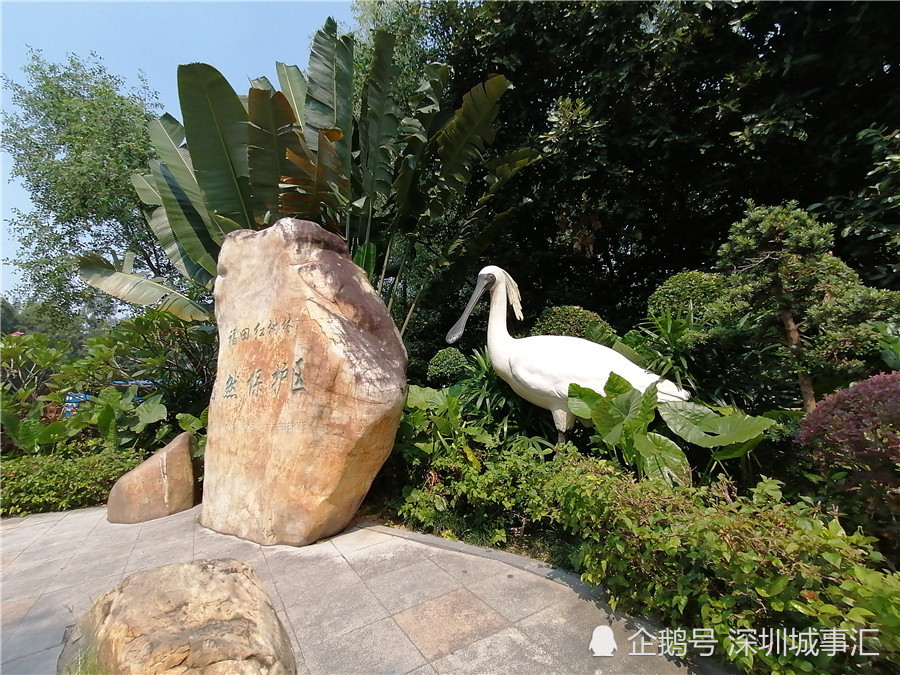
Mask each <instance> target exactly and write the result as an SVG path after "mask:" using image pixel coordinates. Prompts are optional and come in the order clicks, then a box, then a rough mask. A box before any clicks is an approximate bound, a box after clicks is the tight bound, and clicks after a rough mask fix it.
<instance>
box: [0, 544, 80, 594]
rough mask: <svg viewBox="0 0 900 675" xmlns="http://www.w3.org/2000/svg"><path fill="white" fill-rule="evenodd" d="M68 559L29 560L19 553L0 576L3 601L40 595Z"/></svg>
mask: <svg viewBox="0 0 900 675" xmlns="http://www.w3.org/2000/svg"><path fill="white" fill-rule="evenodd" d="M69 557H71V556H69ZM68 561H69V558H57V559H55V560H29V559H27V558H23V556H21V555H20V556H19V557H18V558H16V560H15V561H13V562H12V564H10V566H9V568H8V569H6V570H4V571H3V575H2V577H0V580H2V585H3V602H9V601H11V600H20V599H22V598H28V597H31V596H37V595H41V594H42V593H43V592H44V591H45V590H46V589H47V587H48V586H49V585H50V584H51V583H52V582H53V579H54V578H55V577H56V575H57V574H58V573H59V571H60V570H61V569H62V568H63V567H64V566H65V564H66V563H67V562H68Z"/></svg>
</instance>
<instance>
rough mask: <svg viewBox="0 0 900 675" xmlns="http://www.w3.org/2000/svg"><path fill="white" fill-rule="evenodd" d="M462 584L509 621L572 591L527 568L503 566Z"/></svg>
mask: <svg viewBox="0 0 900 675" xmlns="http://www.w3.org/2000/svg"><path fill="white" fill-rule="evenodd" d="M466 587H467V588H468V589H469V590H470V591H472V592H473V593H474V594H475V595H477V596H478V597H479V598H481V599H482V600H484V601H485V602H486V603H487V604H488V605H490V606H491V607H493V608H494V609H495V610H497V611H498V612H500V614H502V615H503V616H504V617H506V619H507V620H509V621H510V622H515V621H518V620H519V619H523V618H525V617H526V616H528V615H529V614H534V613H535V612H539V611H540V610H542V609H544V608H546V607H549V606H550V605H553V604H556V603H557V602H560V601H562V600H565V599H566V598H567V597H570V596H571V594H572V589H571V588H569V587H568V586H565V585H563V584H560V583H558V582H556V581H551V580H549V579H544V578H542V577H539V576H537V575H535V574H531V573H530V572H524V571H522V570H518V569H514V568H511V567H510V568H507V569H506V571H504V572H500V573H499V574H495V575H493V576H490V577H485V578H484V579H482V580H480V581H477V582H475V583H473V584H466Z"/></svg>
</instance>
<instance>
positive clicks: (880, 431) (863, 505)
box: [797, 373, 900, 568]
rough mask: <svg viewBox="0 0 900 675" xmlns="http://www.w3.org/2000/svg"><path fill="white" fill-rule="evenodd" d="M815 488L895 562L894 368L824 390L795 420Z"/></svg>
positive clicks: (899, 496) (898, 466)
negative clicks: (810, 409)
mask: <svg viewBox="0 0 900 675" xmlns="http://www.w3.org/2000/svg"><path fill="white" fill-rule="evenodd" d="M797 438H798V440H799V441H800V442H801V443H802V444H803V445H805V446H806V447H807V448H808V449H809V451H810V453H811V456H812V459H813V464H814V466H815V468H816V472H817V474H818V476H821V478H819V479H817V480H816V483H817V485H816V489H817V490H818V491H820V492H821V494H823V495H824V497H825V500H826V501H830V502H832V503H834V504H837V505H838V506H839V507H840V509H841V512H842V514H843V515H844V517H845V518H846V522H847V523H848V524H850V525H852V526H853V527H862V528H863V530H864V531H865V532H866V533H868V534H870V535H871V536H873V537H877V538H879V540H880V542H881V549H882V551H883V552H884V553H885V555H887V556H888V557H889V559H890V560H891V561H892V562H893V565H894V566H895V568H897V567H900V373H889V374H883V375H875V376H874V377H870V378H869V379H867V380H863V381H862V382H859V383H857V384H855V385H853V386H852V387H850V388H849V389H840V390H838V391H836V392H835V393H834V394H832V395H831V396H827V397H826V398H825V400H824V401H822V402H821V403H820V404H819V405H818V406H817V407H816V409H815V410H814V411H813V412H811V413H810V414H809V415H807V416H806V417H805V418H804V419H803V422H802V423H801V428H800V434H799V435H798V437H797Z"/></svg>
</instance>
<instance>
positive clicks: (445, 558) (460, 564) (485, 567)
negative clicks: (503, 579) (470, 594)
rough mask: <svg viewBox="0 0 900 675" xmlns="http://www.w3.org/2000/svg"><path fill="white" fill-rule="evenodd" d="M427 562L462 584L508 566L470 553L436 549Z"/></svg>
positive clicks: (482, 577) (500, 570)
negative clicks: (430, 562)
mask: <svg viewBox="0 0 900 675" xmlns="http://www.w3.org/2000/svg"><path fill="white" fill-rule="evenodd" d="M429 560H431V561H432V562H434V563H435V564H437V565H438V566H439V567H440V568H441V569H442V570H444V571H445V572H447V574H449V575H450V576H452V577H453V578H454V579H457V580H458V581H461V582H463V583H466V584H468V583H474V582H477V581H480V580H481V579H484V578H485V577H489V576H492V575H494V574H497V573H498V572H503V571H505V570H506V569H508V566H507V565H505V564H503V563H502V562H498V561H496V560H490V559H489V558H482V557H480V556H477V555H472V554H470V553H457V552H456V551H442V550H439V549H437V550H436V552H435V553H434V554H432V555H431V556H429Z"/></svg>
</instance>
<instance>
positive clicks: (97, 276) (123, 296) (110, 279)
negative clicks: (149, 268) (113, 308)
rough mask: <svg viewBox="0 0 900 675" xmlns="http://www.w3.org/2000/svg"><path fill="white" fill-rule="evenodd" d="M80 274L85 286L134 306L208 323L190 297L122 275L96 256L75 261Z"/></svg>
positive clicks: (140, 279)
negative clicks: (147, 307) (150, 308)
mask: <svg viewBox="0 0 900 675" xmlns="http://www.w3.org/2000/svg"><path fill="white" fill-rule="evenodd" d="M78 266H79V275H80V276H81V278H82V279H83V280H84V282H85V283H87V284H89V285H91V286H93V287H94V288H99V289H100V290H101V291H103V292H105V293H109V294H110V295H112V296H115V297H117V298H119V299H120V300H124V301H126V302H130V303H133V304H136V305H143V306H147V305H153V306H155V307H156V309H159V310H161V311H164V312H169V313H171V314H174V315H175V316H177V317H178V318H179V319H182V320H183V321H209V320H211V318H212V317H211V316H210V314H209V312H207V311H206V310H205V309H203V307H201V306H200V305H199V304H198V303H196V302H194V301H193V300H191V299H190V298H188V297H186V296H184V295H182V294H181V293H179V292H178V291H175V290H173V289H171V288H168V287H167V286H163V285H162V284H160V283H158V282H156V281H153V280H152V279H147V278H146V277H141V276H138V275H136V274H125V273H124V272H120V271H118V270H117V269H116V268H115V267H113V265H111V264H110V263H109V262H107V261H106V260H104V259H103V258H102V257H101V256H99V255H97V254H94V253H92V254H89V255H86V256H80V257H79V258H78Z"/></svg>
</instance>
